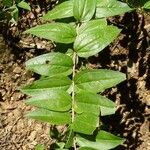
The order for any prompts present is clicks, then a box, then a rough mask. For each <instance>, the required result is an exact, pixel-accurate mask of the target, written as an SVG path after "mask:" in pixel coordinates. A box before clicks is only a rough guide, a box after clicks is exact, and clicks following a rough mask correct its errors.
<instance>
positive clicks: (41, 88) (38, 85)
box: [21, 77, 72, 96]
mask: <svg viewBox="0 0 150 150" xmlns="http://www.w3.org/2000/svg"><path fill="white" fill-rule="evenodd" d="M71 84H72V82H71V80H70V79H69V78H68V77H57V78H56V77H55V78H54V77H49V78H43V79H40V80H37V81H35V82H33V83H32V84H31V85H27V86H25V87H23V88H22V89H21V90H22V92H24V93H25V94H28V95H30V96H36V95H37V94H40V93H41V92H45V93H48V92H49V91H59V90H64V91H67V90H68V89H69V87H70V86H71Z"/></svg>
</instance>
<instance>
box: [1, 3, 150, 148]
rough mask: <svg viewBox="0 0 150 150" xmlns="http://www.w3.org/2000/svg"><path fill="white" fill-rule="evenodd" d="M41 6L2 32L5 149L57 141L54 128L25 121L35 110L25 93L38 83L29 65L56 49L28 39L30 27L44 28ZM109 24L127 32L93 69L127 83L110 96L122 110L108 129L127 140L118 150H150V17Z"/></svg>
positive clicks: (90, 64) (91, 61)
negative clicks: (122, 75) (103, 70)
mask: <svg viewBox="0 0 150 150" xmlns="http://www.w3.org/2000/svg"><path fill="white" fill-rule="evenodd" d="M38 6H39V7H36V8H35V9H33V10H34V11H33V12H30V13H25V14H24V13H23V15H22V16H21V19H22V20H21V21H20V23H18V25H17V26H16V25H14V26H11V27H10V26H9V28H2V31H1V34H0V58H1V59H0V150H33V149H34V148H35V146H36V145H37V144H40V143H41V144H44V145H45V147H46V148H47V149H51V148H50V145H51V144H52V142H53V140H52V139H51V138H50V136H49V129H50V126H49V124H45V123H41V122H37V121H34V120H31V119H28V118H26V117H25V114H26V113H27V112H28V111H30V110H31V109H34V108H32V107H30V106H27V105H26V104H25V103H24V100H25V99H26V98H27V97H26V95H24V94H23V93H21V92H20V90H19V89H20V87H21V86H23V85H25V84H28V83H30V82H32V81H33V80H35V78H36V76H35V75H34V74H32V73H31V72H27V71H26V70H25V62H26V61H27V60H28V59H30V58H32V57H35V56H37V55H40V54H43V53H47V52H50V51H51V50H53V44H52V43H50V42H48V41H45V40H41V39H38V38H33V37H31V36H25V35H23V34H22V31H23V30H25V28H27V27H29V26H27V24H30V27H31V26H35V25H36V24H40V23H41V22H40V20H39V17H40V15H39V14H41V15H42V13H43V12H44V11H45V9H44V11H43V10H42V9H41V8H43V5H42V6H41V5H40V4H39V5H38ZM44 6H45V5H44ZM50 7H51V6H47V8H50ZM47 8H46V9H47ZM37 9H38V10H37ZM39 9H40V10H39ZM35 10H36V11H39V12H40V13H36V14H35V13H34V12H36V11H35ZM24 18H25V19H24ZM108 21H109V22H110V23H111V24H114V25H116V26H118V27H119V28H121V29H122V33H121V34H120V36H119V37H118V39H117V40H116V41H114V42H113V43H112V44H111V45H110V46H109V47H107V48H106V49H105V50H103V51H102V52H101V53H100V54H99V55H97V56H94V57H91V58H89V60H88V63H87V66H88V67H94V68H107V69H112V70H119V71H121V72H124V73H126V75H127V80H126V81H125V82H123V83H121V84H119V85H118V86H117V87H115V88H111V89H109V90H107V91H105V93H104V95H106V96H107V97H109V98H110V99H112V100H113V101H115V103H116V105H117V111H116V114H115V115H113V116H110V117H103V118H101V119H102V121H103V122H104V124H106V125H107V126H106V128H105V129H106V130H109V131H111V132H112V133H114V134H116V135H119V136H121V137H124V138H125V139H126V141H125V143H124V144H123V145H122V146H120V147H118V148H116V150H150V124H149V122H150V38H149V37H150V16H149V14H144V15H142V14H140V13H139V12H132V13H127V14H125V15H124V16H121V17H114V18H109V20H108ZM21 22H23V23H21Z"/></svg>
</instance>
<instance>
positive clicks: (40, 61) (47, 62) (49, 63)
mask: <svg viewBox="0 0 150 150" xmlns="http://www.w3.org/2000/svg"><path fill="white" fill-rule="evenodd" d="M72 66H73V61H72V59H71V57H69V56H67V55H65V54H63V53H48V54H43V55H40V56H37V57H35V58H32V59H30V60H28V61H27V62H26V68H27V69H28V70H31V71H33V72H35V73H38V74H40V75H43V76H49V77H53V76H57V75H60V76H67V75H70V74H71V73H72Z"/></svg>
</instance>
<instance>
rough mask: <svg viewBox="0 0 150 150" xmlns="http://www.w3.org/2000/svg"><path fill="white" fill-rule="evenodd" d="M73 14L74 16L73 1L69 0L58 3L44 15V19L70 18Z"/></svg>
mask: <svg viewBox="0 0 150 150" xmlns="http://www.w3.org/2000/svg"><path fill="white" fill-rule="evenodd" d="M72 16H73V1H72V0H69V1H65V2H63V3H61V4H59V5H57V6H56V7H55V8H53V9H52V10H51V11H49V12H48V13H47V14H46V15H44V16H43V19H45V20H53V19H61V18H68V17H72Z"/></svg>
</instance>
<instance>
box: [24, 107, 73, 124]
mask: <svg viewBox="0 0 150 150" xmlns="http://www.w3.org/2000/svg"><path fill="white" fill-rule="evenodd" d="M26 116H27V117H29V118H32V119H36V120H39V121H43V122H47V123H50V124H55V125H63V124H69V123H71V115H70V113H69V112H54V111H50V110H46V109H38V110H35V111H33V112H29V113H28V114H27V115H26Z"/></svg>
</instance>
